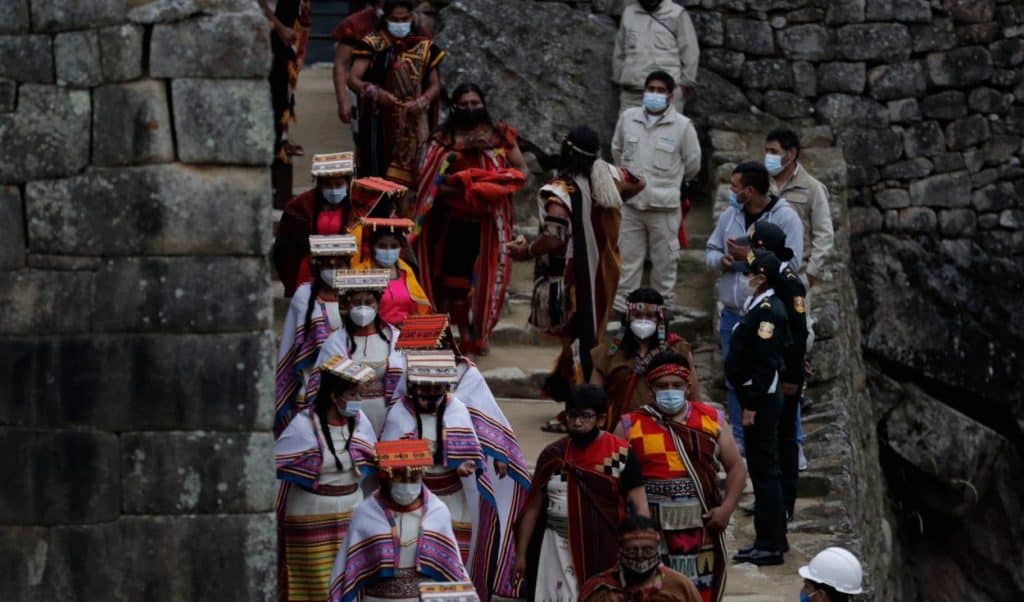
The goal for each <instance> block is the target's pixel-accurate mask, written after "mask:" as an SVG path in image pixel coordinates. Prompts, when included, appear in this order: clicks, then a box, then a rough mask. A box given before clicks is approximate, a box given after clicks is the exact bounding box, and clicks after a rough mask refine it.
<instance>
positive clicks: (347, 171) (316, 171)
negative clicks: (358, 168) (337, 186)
mask: <svg viewBox="0 0 1024 602" xmlns="http://www.w3.org/2000/svg"><path fill="white" fill-rule="evenodd" d="M355 165H356V161H355V153H353V152H344V153H328V154H323V155H313V166H312V169H310V173H312V174H313V177H314V178H319V177H322V176H326V177H330V176H350V175H352V174H353V173H355Z"/></svg>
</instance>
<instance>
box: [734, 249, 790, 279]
mask: <svg viewBox="0 0 1024 602" xmlns="http://www.w3.org/2000/svg"><path fill="white" fill-rule="evenodd" d="M742 269H743V273H744V274H763V275H765V276H767V277H768V280H775V279H776V278H777V277H778V276H779V270H781V269H782V262H781V261H779V258H778V257H776V256H775V253H772V252H771V251H765V250H764V249H751V251H750V252H749V253H747V260H746V261H745V262H743V266H742Z"/></svg>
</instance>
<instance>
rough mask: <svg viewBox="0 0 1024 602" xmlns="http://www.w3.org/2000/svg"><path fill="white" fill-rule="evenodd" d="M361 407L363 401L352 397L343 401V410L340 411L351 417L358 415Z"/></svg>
mask: <svg viewBox="0 0 1024 602" xmlns="http://www.w3.org/2000/svg"><path fill="white" fill-rule="evenodd" d="M362 409H363V402H361V401H356V400H354V399H352V400H349V401H346V402H345V411H344V412H342V414H344V415H345V416H348V417H349V418H352V417H354V416H358V415H359V412H360V410H362Z"/></svg>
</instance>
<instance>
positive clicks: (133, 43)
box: [99, 24, 144, 82]
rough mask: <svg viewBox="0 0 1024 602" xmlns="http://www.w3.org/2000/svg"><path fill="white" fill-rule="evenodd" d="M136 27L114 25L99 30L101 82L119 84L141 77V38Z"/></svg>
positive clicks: (140, 29)
mask: <svg viewBox="0 0 1024 602" xmlns="http://www.w3.org/2000/svg"><path fill="white" fill-rule="evenodd" d="M143 33H144V30H143V28H142V27H140V26H138V25H127V24H126V25H115V26H113V27H104V28H103V29H100V30H99V39H100V67H101V70H102V71H103V81H105V82H119V81H127V80H130V79H135V78H137V77H141V76H142V56H143V53H142V38H143Z"/></svg>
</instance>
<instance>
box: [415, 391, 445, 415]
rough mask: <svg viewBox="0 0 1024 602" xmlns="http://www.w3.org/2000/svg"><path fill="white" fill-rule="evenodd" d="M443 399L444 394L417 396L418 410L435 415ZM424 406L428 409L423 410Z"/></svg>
mask: <svg viewBox="0 0 1024 602" xmlns="http://www.w3.org/2000/svg"><path fill="white" fill-rule="evenodd" d="M442 399H444V394H443V393H442V394H441V395H417V396H416V409H417V410H418V411H420V412H427V413H429V414H433V413H434V412H436V411H437V406H438V405H440V404H441V400H442ZM421 404H422V405H421ZM424 405H425V406H427V407H426V409H423V406H424Z"/></svg>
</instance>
